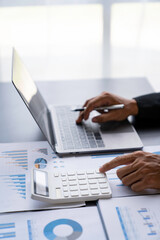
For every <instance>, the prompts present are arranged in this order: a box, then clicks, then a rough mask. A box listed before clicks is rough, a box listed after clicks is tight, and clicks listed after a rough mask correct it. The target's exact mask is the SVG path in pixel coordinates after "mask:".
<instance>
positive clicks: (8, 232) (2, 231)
mask: <svg viewBox="0 0 160 240" xmlns="http://www.w3.org/2000/svg"><path fill="white" fill-rule="evenodd" d="M15 237H16V232H15V223H14V222H11V223H0V239H7V238H15Z"/></svg>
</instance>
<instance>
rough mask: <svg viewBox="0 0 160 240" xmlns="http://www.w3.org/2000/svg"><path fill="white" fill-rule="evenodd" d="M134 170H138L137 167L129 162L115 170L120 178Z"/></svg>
mask: <svg viewBox="0 0 160 240" xmlns="http://www.w3.org/2000/svg"><path fill="white" fill-rule="evenodd" d="M136 170H138V167H137V166H136V165H132V164H129V165H127V166H125V167H122V168H120V169H118V170H117V176H118V177H119V178H120V179H122V178H124V177H125V176H127V175H128V174H131V173H133V172H135V171H136Z"/></svg>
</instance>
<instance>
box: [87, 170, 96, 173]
mask: <svg viewBox="0 0 160 240" xmlns="http://www.w3.org/2000/svg"><path fill="white" fill-rule="evenodd" d="M86 173H87V174H94V171H92V170H87V171H86Z"/></svg>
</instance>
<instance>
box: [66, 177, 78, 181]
mask: <svg viewBox="0 0 160 240" xmlns="http://www.w3.org/2000/svg"><path fill="white" fill-rule="evenodd" d="M68 180H69V181H73V180H76V176H69V177H68Z"/></svg>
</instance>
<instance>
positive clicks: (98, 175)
mask: <svg viewBox="0 0 160 240" xmlns="http://www.w3.org/2000/svg"><path fill="white" fill-rule="evenodd" d="M105 177H106V176H105V175H104V174H103V173H99V174H98V173H97V174H96V178H105Z"/></svg>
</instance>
